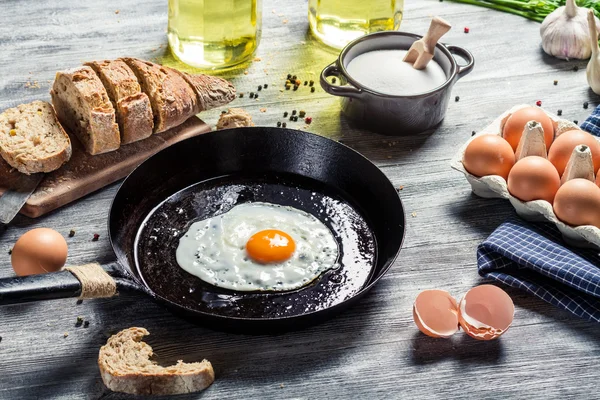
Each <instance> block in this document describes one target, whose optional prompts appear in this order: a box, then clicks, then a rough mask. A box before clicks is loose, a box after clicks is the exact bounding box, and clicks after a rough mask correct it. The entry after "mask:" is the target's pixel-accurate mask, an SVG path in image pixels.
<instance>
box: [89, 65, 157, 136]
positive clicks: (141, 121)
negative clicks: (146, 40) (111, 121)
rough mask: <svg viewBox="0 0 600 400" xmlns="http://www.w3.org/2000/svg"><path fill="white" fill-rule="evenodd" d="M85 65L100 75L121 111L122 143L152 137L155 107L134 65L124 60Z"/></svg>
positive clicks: (113, 101)
mask: <svg viewBox="0 0 600 400" xmlns="http://www.w3.org/2000/svg"><path fill="white" fill-rule="evenodd" d="M85 65H87V66H89V67H91V68H92V69H93V70H94V71H95V72H96V74H98V76H99V77H100V80H101V81H102V83H103V84H104V87H105V88H106V91H107V92H108V97H109V98H110V101H111V102H112V104H113V107H114V108H115V110H116V112H117V123H118V124H119V130H120V131H121V144H127V143H131V142H135V141H138V140H141V139H145V138H147V137H148V136H150V135H151V134H152V129H153V127H154V123H153V117H152V106H151V105H150V100H149V99H148V96H147V95H146V94H145V93H143V92H142V89H141V87H140V84H139V82H138V80H137V78H136V76H135V74H134V73H133V71H132V70H131V68H129V67H128V66H127V64H125V63H124V62H123V61H121V60H112V61H111V60H105V61H92V62H88V63H85Z"/></svg>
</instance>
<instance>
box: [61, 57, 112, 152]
mask: <svg viewBox="0 0 600 400" xmlns="http://www.w3.org/2000/svg"><path fill="white" fill-rule="evenodd" d="M50 95H51V96H52V103H53V104H54V109H55V110H56V114H57V115H58V119H59V120H60V122H61V123H62V124H63V125H64V126H65V127H66V128H67V129H69V130H70V131H72V132H73V133H74V134H75V135H77V137H78V138H79V140H80V141H81V143H82V144H83V146H84V147H85V149H86V151H87V152H88V153H90V154H92V155H93V154H100V153H106V152H109V151H112V150H116V149H118V148H119V146H120V143H121V138H120V135H119V126H118V125H117V123H116V121H115V109H114V108H113V106H112V103H111V102H110V100H109V98H108V94H107V93H106V89H105V88H104V86H103V85H102V82H101V81H100V78H98V76H97V75H96V73H95V72H94V70H93V69H92V68H90V67H88V66H84V67H79V68H74V69H71V70H67V71H61V72H57V73H56V78H55V80H54V85H53V86H52V90H51V91H50Z"/></svg>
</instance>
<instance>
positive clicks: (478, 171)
mask: <svg viewBox="0 0 600 400" xmlns="http://www.w3.org/2000/svg"><path fill="white" fill-rule="evenodd" d="M514 164H515V153H514V151H513V149H512V148H511V147H510V144H508V142H507V141H506V140H504V139H502V138H501V137H500V136H498V135H481V136H478V137H476V138H475V139H473V140H472V141H471V142H470V143H469V145H468V146H467V148H466V149H465V155H464V157H463V165H464V166H465V169H466V170H467V171H468V172H469V173H470V174H472V175H475V176H477V177H482V176H488V175H500V176H501V177H503V178H504V180H506V179H507V178H508V173H509V172H510V169H511V168H512V167H513V165H514Z"/></svg>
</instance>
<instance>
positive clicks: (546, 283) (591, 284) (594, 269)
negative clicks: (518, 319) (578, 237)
mask: <svg viewBox="0 0 600 400" xmlns="http://www.w3.org/2000/svg"><path fill="white" fill-rule="evenodd" d="M477 265H478V268H479V274H480V275H481V276H483V277H485V278H490V279H493V280H496V281H499V282H502V283H505V284H507V285H509V286H512V287H515V288H519V289H523V290H525V291H527V292H529V293H531V294H533V295H535V296H537V297H539V298H541V299H542V300H544V301H547V302H548V303H551V304H553V305H555V306H557V307H560V308H562V309H565V310H567V311H570V312H572V313H573V314H575V315H577V316H578V317H581V318H585V319H588V320H591V321H596V322H600V254H599V253H598V250H591V249H574V248H570V247H567V245H566V244H565V243H564V242H563V240H562V236H561V234H560V232H559V231H558V229H557V228H556V227H555V226H554V225H551V224H536V225H532V224H529V223H527V222H525V221H523V220H521V219H518V218H514V219H510V220H508V221H507V222H505V223H503V224H502V225H500V226H499V227H498V228H497V229H496V230H495V231H494V232H493V233H492V234H491V235H490V236H489V237H488V238H487V239H486V240H485V241H483V243H481V244H480V245H479V247H478V248H477Z"/></svg>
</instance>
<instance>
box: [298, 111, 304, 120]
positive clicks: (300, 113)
mask: <svg viewBox="0 0 600 400" xmlns="http://www.w3.org/2000/svg"><path fill="white" fill-rule="evenodd" d="M298 115H299V116H300V118H304V116H305V115H306V111H304V110H300V112H299V113H298Z"/></svg>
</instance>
